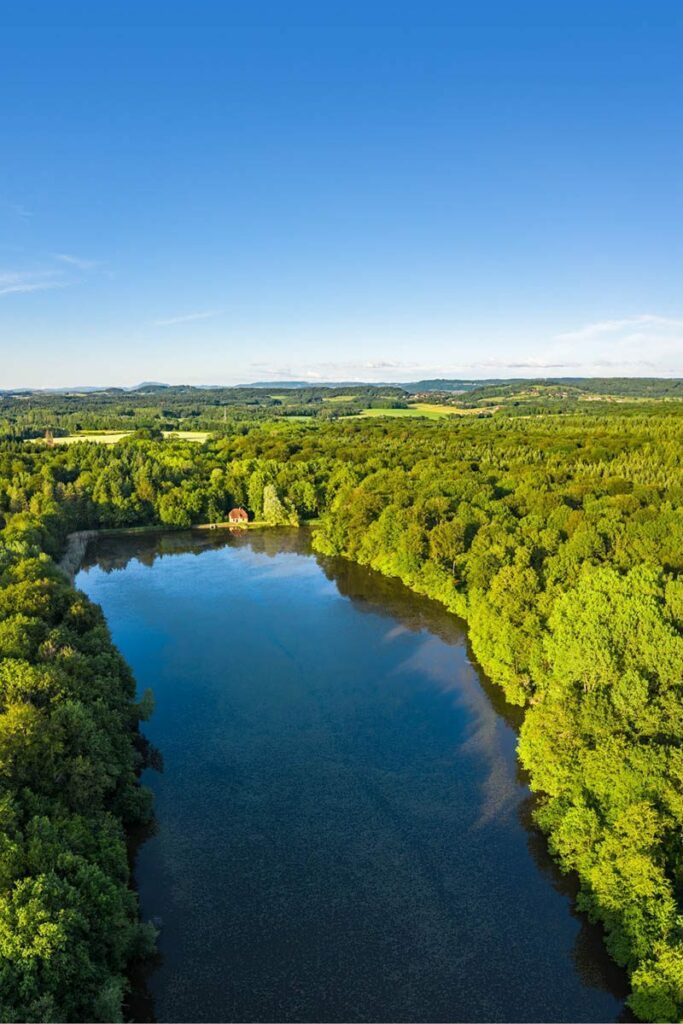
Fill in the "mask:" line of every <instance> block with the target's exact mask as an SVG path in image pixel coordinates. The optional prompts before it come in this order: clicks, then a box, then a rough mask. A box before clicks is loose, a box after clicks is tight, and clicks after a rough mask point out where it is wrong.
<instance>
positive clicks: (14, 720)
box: [0, 404, 683, 1021]
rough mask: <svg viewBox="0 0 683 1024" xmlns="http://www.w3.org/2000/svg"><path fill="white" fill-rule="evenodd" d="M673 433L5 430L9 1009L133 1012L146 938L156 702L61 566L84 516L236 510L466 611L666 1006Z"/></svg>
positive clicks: (602, 891) (184, 520) (595, 883)
mask: <svg viewBox="0 0 683 1024" xmlns="http://www.w3.org/2000/svg"><path fill="white" fill-rule="evenodd" d="M92 425H93V426H97V420H96V418H93V420H92ZM57 426H58V424H57ZM682 441H683V418H681V415H680V413H679V410H678V407H677V406H672V405H670V404H668V405H663V406H662V407H661V408H660V409H657V408H651V409H650V408H648V409H647V410H644V411H642V412H639V411H638V410H637V409H635V410H634V409H632V408H628V409H625V410H624V411H623V412H622V411H621V409H619V411H614V412H610V414H608V415H602V414H596V413H595V412H591V413H590V414H588V413H586V414H582V413H571V414H565V415H553V414H542V415H536V416H533V415H530V416H528V417H526V416H525V417H519V416H517V417H512V416H510V417H507V416H500V415H499V416H492V417H489V418H486V419H473V418H462V419H461V418H453V419H449V420H440V421H438V422H429V421H418V420H400V419H396V420H389V419H386V420H385V419H382V418H378V419H367V420H355V421H354V420H337V421H334V422H325V421H323V420H321V421H319V422H316V423H313V424H311V423H300V422H297V421H290V422H283V421H282V420H280V421H272V422H270V421H265V422H264V421H263V420H260V419H259V420H258V421H256V420H255V421H253V422H250V421H248V420H247V421H243V422H241V423H239V424H226V426H225V428H224V430H223V432H222V433H221V434H214V435H212V436H211V437H210V438H209V439H208V440H207V441H206V442H205V443H203V444H201V445H198V444H196V443H189V442H186V441H183V440H174V439H166V440H159V439H156V438H155V437H149V436H148V437H145V436H144V435H143V436H138V435H136V434H133V435H131V436H130V437H129V438H126V439H125V440H123V441H121V442H119V443H118V444H114V445H111V446H100V445H96V444H86V443H83V444H73V445H69V446H63V447H50V446H46V445H44V444H43V445H41V444H39V443H36V444H27V443H26V442H25V440H24V439H12V438H7V439H6V440H4V441H2V442H0V516H1V517H2V526H3V529H2V533H1V535H0V659H1V661H0V692H1V694H2V708H1V714H0V800H1V802H2V819H1V822H2V824H1V828H2V832H1V834H0V991H1V993H2V994H1V996H0V998H1V999H2V1014H1V1017H2V1019H4V1020H17V1019H21V1020H27V1021H28V1020H31V1021H33V1020H35V1021H38V1020H59V1019H61V1020H101V1021H108V1020H117V1019H121V1014H122V1009H121V1007H122V1001H123V998H124V996H125V976H126V969H127V965H128V964H129V963H130V961H131V960H132V959H133V958H134V957H136V956H139V955H141V954H144V952H145V951H146V950H149V948H150V946H151V944H152V942H153V935H152V934H151V931H150V929H149V928H148V927H145V926H143V925H141V924H140V922H139V920H138V912H137V903H136V897H135V895H134V893H133V891H132V890H131V888H130V878H129V868H128V863H127V858H126V853H125V835H126V829H127V828H130V827H131V826H132V825H134V824H136V823H138V822H140V821H143V820H144V819H145V818H146V817H147V816H148V815H149V813H150V801H149V796H148V794H147V793H146V792H145V790H144V788H142V787H141V786H140V785H139V781H138V777H139V773H140V770H141V769H142V767H144V763H145V761H144V757H145V753H144V744H143V743H142V742H141V740H140V738H139V733H138V724H139V721H140V720H141V718H143V717H144V716H145V715H146V714H147V713H148V711H149V706H150V702H149V699H148V698H145V699H144V700H143V701H142V702H139V701H136V697H135V686H134V682H133V679H132V677H131V674H130V672H129V670H128V669H127V667H126V665H125V663H124V662H123V660H122V658H121V656H120V655H119V654H118V652H117V651H116V649H115V648H114V647H113V645H112V643H111V639H110V636H109V633H108V630H107V627H106V623H105V622H104V620H103V618H102V615H101V613H100V611H99V610H98V609H97V608H96V607H95V606H93V605H92V604H91V603H90V602H89V601H88V600H87V599H86V598H85V596H84V595H82V594H80V593H79V592H77V591H75V590H74V589H73V588H72V587H70V586H69V583H68V580H67V578H66V577H65V575H64V573H63V572H60V571H59V569H58V568H57V566H56V560H58V559H59V558H62V557H64V555H65V545H66V538H67V536H68V535H69V534H71V535H72V538H71V546H70V553H69V552H67V563H66V566H65V567H66V568H67V569H69V568H70V569H71V572H73V571H74V569H75V567H76V565H77V564H78V561H79V560H80V558H81V557H82V553H83V552H82V550H81V546H82V545H83V544H84V543H87V538H88V536H89V531H93V530H99V529H120V528H129V527H136V526H141V525H156V526H168V527H173V528H186V527H189V526H191V525H193V524H196V523H223V522H225V521H226V518H227V515H228V512H229V510H230V509H231V508H233V507H235V506H239V507H243V508H245V509H246V510H247V511H248V513H249V515H250V518H251V519H252V520H258V521H262V522H264V523H266V524H272V525H280V524H282V525H296V524H297V523H303V522H308V521H311V520H314V519H315V520H317V528H316V530H315V532H314V539H313V543H314V546H315V547H316V548H317V550H319V551H320V552H322V553H325V554H330V555H343V556H345V557H347V558H350V559H353V560H355V561H357V562H360V563H362V564H366V565H369V566H371V567H373V568H374V569H377V570H379V571H380V572H383V573H385V574H387V575H391V576H397V577H399V578H400V579H401V580H403V581H404V582H405V583H406V584H408V585H409V586H410V587H412V588H413V589H414V590H416V591H417V592H419V593H422V594H426V595H428V596H430V597H432V598H436V599H437V600H439V601H441V602H442V603H443V604H444V605H445V606H446V607H447V608H448V609H450V610H451V611H453V612H454V613H456V614H458V615H460V616H462V617H463V618H465V619H466V620H467V622H468V625H469V631H470V638H471V642H472V646H473V649H474V652H475V654H476V656H477V658H478V659H479V661H480V662H481V664H482V666H483V668H484V669H485V671H486V672H487V673H488V674H489V676H490V677H491V678H492V679H493V681H494V682H496V683H497V684H499V685H500V686H501V687H502V689H503V691H504V693H505V696H506V697H507V699H508V700H509V701H511V702H513V703H515V704H517V705H520V706H521V707H522V708H523V709H524V722H523V725H522V728H521V733H520V740H519V756H520V759H521V762H522V764H523V765H524V767H525V768H526V769H527V770H528V772H529V776H530V780H531V786H532V788H533V789H534V790H535V791H536V793H537V794H538V809H537V820H538V823H539V825H540V826H541V827H542V829H543V830H544V831H545V833H546V834H547V837H548V843H549V847H550V849H551V851H552V853H553V855H554V856H555V857H556V859H557V860H558V862H559V864H560V866H561V867H562V868H563V869H564V870H566V871H574V872H576V874H577V876H578V879H579V882H580V894H579V898H578V900H579V906H580V907H581V909H583V910H585V911H587V912H588V913H589V914H590V915H591V917H592V918H594V919H597V920H600V921H601V922H602V924H603V926H604V929H605V941H606V943H607V947H608V949H609V951H610V953H611V954H612V956H613V957H614V958H615V959H616V960H617V961H618V962H619V963H620V964H623V965H624V966H625V967H626V968H627V969H628V971H629V972H630V975H631V983H632V994H631V996H630V1005H631V1007H632V1009H633V1011H634V1012H635V1013H636V1014H637V1015H638V1016H639V1017H640V1018H642V1019H644V1020H653V1021H671V1020H678V1019H680V1017H681V1014H683V916H682V914H681V893H682V891H683V889H682V886H683V852H682V851H683V843H682V841H681V840H682V830H683V747H682V740H683V699H682V698H683V635H682V633H683V581H682V580H681V578H680V574H681V570H682V569H683V510H682V504H683V503H682V499H683V474H682V472H681V459H682V453H683V444H682ZM74 534H78V536H79V540H78V542H77V543H76V542H75V541H74V537H73V535H74ZM69 559H70V561H69ZM529 926H531V925H529Z"/></svg>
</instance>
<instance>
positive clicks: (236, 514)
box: [228, 508, 249, 523]
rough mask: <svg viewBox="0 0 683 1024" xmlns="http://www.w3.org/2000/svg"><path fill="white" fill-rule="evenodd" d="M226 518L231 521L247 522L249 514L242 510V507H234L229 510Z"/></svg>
mask: <svg viewBox="0 0 683 1024" xmlns="http://www.w3.org/2000/svg"><path fill="white" fill-rule="evenodd" d="M228 520H229V521H230V522H231V523H248V522H249V516H248V515H247V513H246V512H245V511H244V509H243V508H234V509H233V510H232V511H231V512H230V515H229V516H228Z"/></svg>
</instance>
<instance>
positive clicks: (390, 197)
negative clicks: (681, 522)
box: [0, 0, 683, 387]
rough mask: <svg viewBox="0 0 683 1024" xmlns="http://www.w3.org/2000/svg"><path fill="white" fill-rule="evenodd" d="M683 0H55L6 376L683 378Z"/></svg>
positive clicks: (8, 134) (23, 53) (19, 155)
mask: <svg viewBox="0 0 683 1024" xmlns="http://www.w3.org/2000/svg"><path fill="white" fill-rule="evenodd" d="M682 44H683V4H681V3H680V2H679V0H672V2H664V0H639V2H633V0H619V2H610V0H591V2H584V0H570V2H565V0H552V2H549V0H542V2H530V0H515V2H510V0H495V2H494V0H491V2H486V0H479V2H471V3H464V2H458V0H450V2H448V3H437V2H430V0H422V2H421V3H419V4H418V3H417V2H414V3H410V4H409V3H403V2H401V0H394V2H392V3H388V2H383V0H376V2H372V0H365V2H363V3H358V2H355V0H346V2H344V3H336V2H322V0H317V2H299V0H287V2H285V0H277V2H268V0H263V2H259V3H246V2H243V0H240V2H232V0H222V2H202V0H196V2H192V3H190V2H183V3H179V2H173V0H164V2H161V0H136V2H128V0H117V2H111V3H110V2H107V0H97V2H96V3H93V2H92V0H87V2H83V3H76V2H72V0H45V2H31V0H22V2H21V3H20V4H19V3H17V4H14V5H11V6H10V5H9V4H8V5H5V7H4V10H3V13H2V29H1V31H0V96H1V97H2V99H1V101H0V133H1V135H0V137H1V138H2V159H1V160H0V355H1V360H0V387H10V386H24V385H33V386H47V387H50V386H61V385H78V384H103V383H110V384H134V383H136V382H138V381H140V380H143V379H154V380H163V381H169V382H189V383H236V382H242V381H250V380H259V379H277V378H283V379H284V378H297V379H298V378H303V379H310V380H316V379H325V380H335V379H336V380H343V379H346V380H348V379H364V380H414V379H419V378H420V377H425V376H435V375H438V376H442V375H449V376H457V377H472V378H476V377H490V376H558V375H573V374H582V375H593V376H595V375H602V374H622V373H623V374H627V375H683V274H682V271H683V258H682V257H683V184H682V182H683V160H682V157H683V131H682V128H683V61H682V60H681V51H682Z"/></svg>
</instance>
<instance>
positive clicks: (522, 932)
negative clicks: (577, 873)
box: [77, 530, 624, 1021]
mask: <svg viewBox="0 0 683 1024" xmlns="http://www.w3.org/2000/svg"><path fill="white" fill-rule="evenodd" d="M89 558H90V562H91V564H90V565H89V566H87V567H85V568H84V570H83V571H82V572H81V573H80V574H79V576H78V578H77V585H78V586H79V587H81V588H82V589H83V590H85V591H86V593H88V594H89V595H90V597H92V598H93V599H94V600H95V601H97V602H99V603H100V604H101V605H102V606H103V608H104V611H105V613H106V616H107V619H108V621H109V624H110V627H111V630H112V633H113V636H114V640H115V642H116V643H117V644H118V646H119V647H120V649H121V650H122V651H123V653H124V655H125V657H126V658H127V659H128V661H129V663H130V664H131V666H132V668H133V670H134V672H135V674H136V677H137V680H138V684H139V686H140V688H144V687H147V686H151V687H152V688H153V690H154V692H155V696H156V711H155V714H154V717H153V719H152V720H151V721H150V722H149V723H148V724H147V725H146V726H145V731H146V733H147V735H148V736H149V738H150V740H151V741H152V742H153V743H154V744H155V745H156V746H157V747H158V748H159V749H160V751H161V752H162V755H163V761H164V770H163V773H160V774H159V773H155V772H147V773H146V778H145V781H146V782H147V784H148V785H150V786H151V787H152V788H153V790H154V793H155V797H156V815H157V819H158V830H157V833H156V835H155V836H154V837H153V838H151V839H150V840H148V841H147V842H146V843H145V844H144V845H143V846H142V847H141V848H140V850H139V853H138V856H137V864H136V880H137V885H138V887H139V891H140V899H141V904H142V913H143V916H144V917H145V918H153V919H158V922H159V923H160V925H161V935H160V941H159V950H160V956H159V962H158V964H157V965H156V966H155V969H154V970H152V971H151V972H150V973H149V976H148V978H147V979H146V988H145V991H146V994H147V995H146V998H145V992H143V991H140V992H138V993H137V995H136V999H135V1000H134V1001H133V1003H132V1009H131V1012H133V1013H135V1014H136V1015H137V1016H138V1017H143V1018H144V1017H145V1015H146V1014H147V1015H148V1017H147V1019H154V1017H156V1018H157V1019H158V1020H160V1021H613V1020H617V1019H619V1015H620V1014H621V1012H622V1006H623V994H624V993H623V989H622V986H623V979H622V977H621V974H620V973H619V972H618V971H616V969H614V968H612V967H611V965H610V964H609V962H608V961H607V959H606V957H605V955H604V954H603V953H602V948H601V945H600V941H599V936H598V935H596V933H595V932H594V931H593V930H592V929H590V928H589V926H588V925H587V924H586V923H585V921H584V920H583V919H582V918H581V917H578V916H576V915H575V914H574V913H573V912H572V905H571V899H570V895H569V894H568V893H567V891H566V888H564V883H563V882H561V881H560V880H559V878H558V876H557V875H556V873H555V872H554V870H553V868H552V866H551V865H550V864H549V862H548V860H547V858H546V857H545V855H544V853H543V849H544V847H543V843H542V841H541V840H539V837H538V836H537V834H536V833H535V832H534V830H533V829H531V828H530V827H529V824H528V791H527V790H526V788H525V786H524V783H523V780H521V779H520V777H519V775H518V772H517V769H516V766H515V756H514V747H515V732H514V728H513V725H512V724H511V722H510V719H509V718H508V719H507V720H506V717H505V710H504V708H503V706H502V705H501V703H500V698H499V697H498V695H497V694H496V692H495V691H490V690H489V689H488V688H487V686H486V683H485V682H483V681H482V680H481V679H480V677H479V676H478V674H477V672H476V670H475V669H474V668H473V667H472V665H471V663H470V661H469V659H468V654H467V647H466V642H465V638H464V636H463V633H462V631H461V627H460V626H459V625H458V623H457V621H455V620H454V619H453V618H451V617H450V616H448V615H447V614H446V613H445V612H444V611H443V610H442V609H440V608H439V606H437V605H435V604H433V603H432V602H429V601H426V600H424V599H421V598H418V597H416V596H414V595H412V594H410V593H409V592H407V591H406V590H405V589H404V588H403V587H402V586H401V585H400V584H397V583H395V582H393V581H390V580H386V579H384V578H382V577H380V576H377V575H375V574H373V573H371V572H369V571H367V570H365V569H362V568H360V567H357V566H353V565H350V564H349V563H344V562H341V561H331V560H324V559H316V557H314V556H313V555H311V553H310V550H309V547H308V541H307V539H306V536H305V535H304V534H302V533H301V532H297V531H289V530H285V531H263V532H261V533H257V532H250V533H248V534H243V535H241V536H238V537H233V538H226V537H225V535H223V534H221V536H220V538H218V537H216V535H215V534H214V535H207V534H202V535H198V536H196V537H193V536H191V535H188V534H170V535H166V536H164V537H150V536H149V535H147V536H144V537H141V536H138V537H135V538H130V537H129V538H117V539H116V540H104V539H102V540H100V541H99V542H98V544H97V545H96V546H95V547H94V548H93V549H92V550H91V553H90V556H89Z"/></svg>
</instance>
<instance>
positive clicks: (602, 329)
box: [555, 313, 683, 341]
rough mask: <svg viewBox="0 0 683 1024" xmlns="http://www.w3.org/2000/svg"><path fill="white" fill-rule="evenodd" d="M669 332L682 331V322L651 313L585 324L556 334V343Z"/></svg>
mask: <svg viewBox="0 0 683 1024" xmlns="http://www.w3.org/2000/svg"><path fill="white" fill-rule="evenodd" d="M671 331H675V332H677V333H678V332H680V331H683V320H678V319H673V318H671V317H666V316H656V315H655V314H653V313H642V314H640V315H639V316H627V317H622V318H621V319H619V320H598V321H597V322H595V323H591V324H586V325H585V326H584V327H580V328H579V329H578V330H576V331H566V332H565V333H564V334H556V335H555V340H556V341H591V340H592V339H594V338H605V337H609V336H610V335H619V334H624V333H626V334H627V335H628V336H633V335H636V336H637V337H638V338H642V337H646V336H647V335H648V334H650V333H653V332H656V333H658V334H660V333H662V332H666V333H669V332H671Z"/></svg>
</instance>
